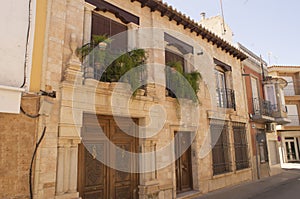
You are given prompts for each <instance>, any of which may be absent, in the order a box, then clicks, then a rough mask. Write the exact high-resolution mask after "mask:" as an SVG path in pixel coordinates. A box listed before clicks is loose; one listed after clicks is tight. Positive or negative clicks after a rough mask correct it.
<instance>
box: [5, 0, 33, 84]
mask: <svg viewBox="0 0 300 199" xmlns="http://www.w3.org/2000/svg"><path fill="white" fill-rule="evenodd" d="M28 4H29V0H10V1H3V2H2V5H1V7H0V28H1V31H0V41H1V42H0V44H1V45H0V55H1V59H0V85H2V86H9V87H20V86H21V85H22V84H23V81H24V59H25V48H26V46H25V45H26V37H27V26H28V14H29V7H28ZM31 5H32V6H31V8H32V9H31V10H32V12H31V29H30V40H29V49H28V60H27V66H28V68H27V71H26V72H27V77H29V76H30V75H29V74H30V69H31V57H32V47H33V35H34V21H35V20H34V18H35V0H33V1H32V4H31Z"/></svg>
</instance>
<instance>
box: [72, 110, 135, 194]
mask: <svg viewBox="0 0 300 199" xmlns="http://www.w3.org/2000/svg"><path fill="white" fill-rule="evenodd" d="M96 118H97V122H95V116H84V121H85V122H86V123H87V124H88V125H85V124H84V127H83V132H84V131H85V137H84V138H85V139H84V146H83V145H82V146H81V147H80V148H81V151H82V152H80V153H79V156H80V157H79V175H78V176H79V178H78V179H79V192H80V196H81V197H82V198H83V199H100V198H101V199H102V198H104V199H127V198H128V199H135V198H138V191H137V185H138V174H135V173H132V172H124V171H118V170H115V168H116V167H115V166H118V167H121V168H123V170H125V171H133V169H134V167H136V165H137V161H136V160H134V159H133V156H131V155H130V154H128V153H124V150H125V151H129V152H134V153H135V152H137V149H138V144H137V139H136V138H135V137H132V136H130V135H127V134H126V133H124V132H123V130H124V129H125V130H127V131H129V132H130V133H132V134H133V135H135V133H136V130H135V128H134V127H132V126H131V125H130V123H128V120H126V119H124V120H123V119H121V122H120V124H119V123H118V124H119V125H121V126H122V129H123V130H122V129H120V128H119V127H118V126H117V124H116V122H115V121H114V120H113V118H112V117H108V116H99V115H98V116H97V117H96ZM135 122H137V121H136V120H135ZM98 125H100V126H101V128H102V129H103V130H104V135H101V136H99V132H97V131H98V127H97V126H98ZM97 134H98V135H97ZM108 139H109V141H111V142H113V145H110V144H109V143H108V142H107V141H108ZM114 146H117V147H119V149H118V148H117V149H116V148H115V147H114ZM97 159H101V160H105V161H109V162H110V164H111V165H112V168H110V167H108V166H105V165H104V164H102V163H101V161H98V160H97Z"/></svg>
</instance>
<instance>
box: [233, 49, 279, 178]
mask: <svg viewBox="0 0 300 199" xmlns="http://www.w3.org/2000/svg"><path fill="white" fill-rule="evenodd" d="M238 46H239V49H241V50H242V51H243V52H244V53H245V54H247V55H248V59H246V60H245V61H244V62H243V65H244V67H243V74H244V80H245V87H246V94H247V104H248V112H249V125H250V132H251V140H252V149H253V159H252V162H253V164H252V165H253V176H254V179H260V178H264V177H268V176H270V175H275V174H278V173H279V172H281V166H280V158H279V144H280V143H279V142H278V140H277V136H278V135H277V132H276V128H275V125H276V119H275V116H274V115H275V112H276V111H275V108H276V107H277V105H272V103H271V99H270V96H268V93H267V92H266V90H265V86H264V84H265V83H266V82H267V81H266V80H267V78H266V77H268V71H267V64H266V62H265V61H263V60H262V58H260V57H259V56H257V55H255V54H254V53H253V52H251V51H250V50H249V49H247V48H246V47H245V46H243V45H242V44H240V43H238ZM266 85H268V84H266ZM277 95H278V96H280V95H281V92H278V93H277ZM267 99H268V100H267ZM279 104H281V103H279ZM282 117H285V116H282ZM279 123H280V122H279ZM280 124H281V123H280ZM272 127H273V128H272Z"/></svg>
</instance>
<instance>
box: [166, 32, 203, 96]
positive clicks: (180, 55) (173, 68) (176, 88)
mask: <svg viewBox="0 0 300 199" xmlns="http://www.w3.org/2000/svg"><path fill="white" fill-rule="evenodd" d="M164 41H165V64H166V66H168V67H166V70H165V72H166V95H167V96H170V97H173V98H185V99H191V100H193V101H197V90H198V88H199V82H198V80H199V79H200V73H198V72H197V71H195V70H194V68H193V58H194V56H193V53H194V48H193V46H191V45H189V44H187V43H185V42H183V41H181V40H179V39H178V38H175V37H174V36H171V35H169V34H168V33H165V34H164ZM187 82H188V83H189V84H190V86H191V88H192V89H193V91H191V90H190V89H189V88H187V87H186V86H187V84H186V83H187Z"/></svg>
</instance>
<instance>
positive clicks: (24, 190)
mask: <svg viewBox="0 0 300 199" xmlns="http://www.w3.org/2000/svg"><path fill="white" fill-rule="evenodd" d="M22 107H23V109H24V110H25V111H26V112H27V113H28V114H32V115H35V114H37V112H38V107H39V98H38V97H35V96H24V97H22ZM36 136H37V119H32V118H29V117H27V116H25V115H24V114H22V113H20V114H6V113H1V114H0V137H1V142H0V176H1V177H0V198H6V199H12V198H14V199H17V198H18V199H21V198H22V199H23V198H29V184H28V180H29V168H30V162H31V158H32V154H33V151H34V148H35V142H36Z"/></svg>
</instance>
